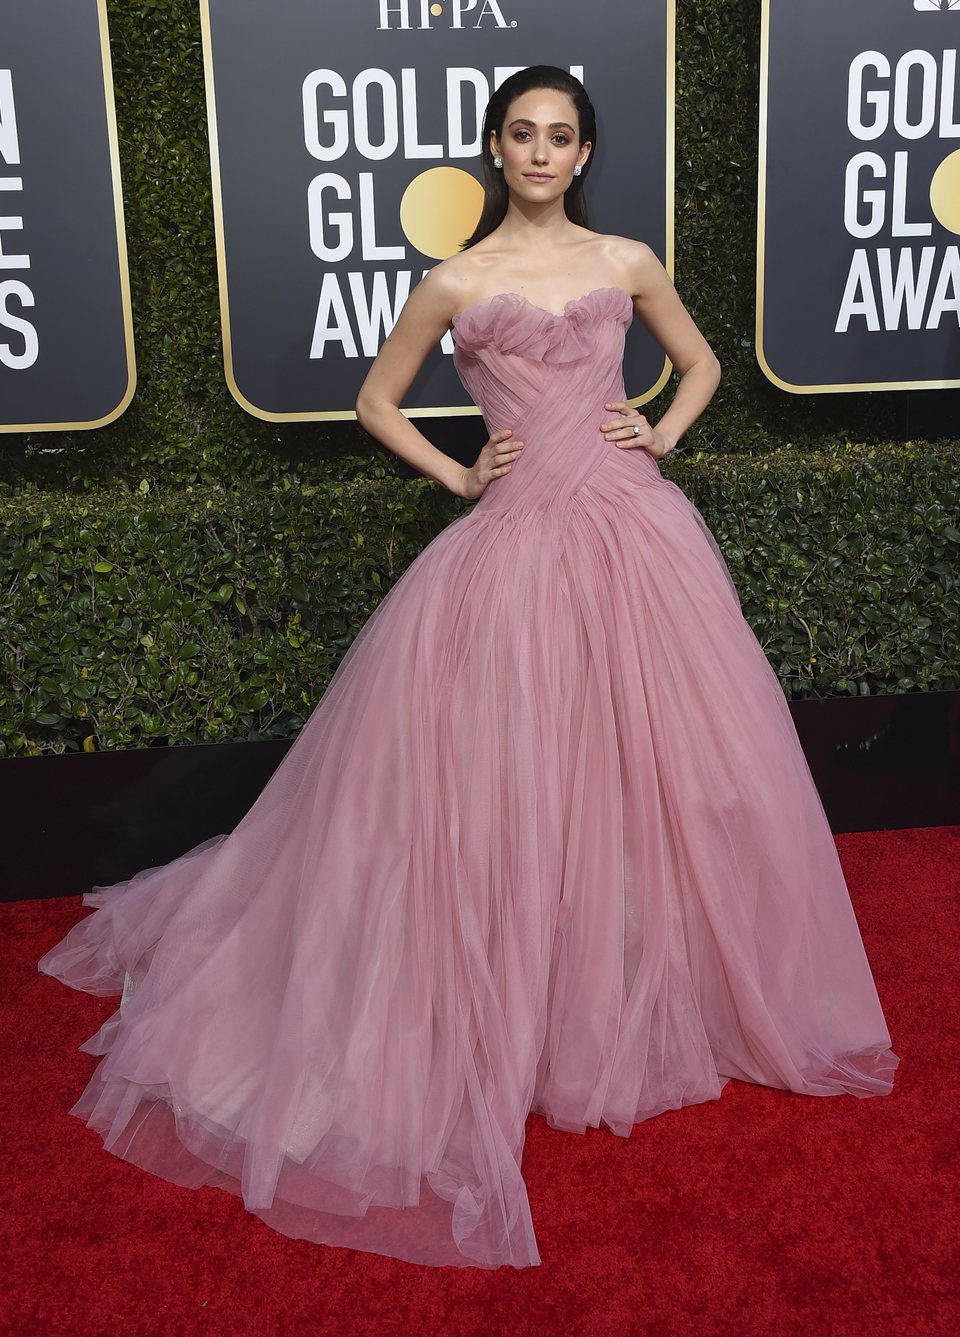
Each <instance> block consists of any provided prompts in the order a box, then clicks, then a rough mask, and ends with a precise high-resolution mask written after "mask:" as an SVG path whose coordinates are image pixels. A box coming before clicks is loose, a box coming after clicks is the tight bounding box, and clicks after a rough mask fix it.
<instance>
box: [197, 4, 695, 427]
mask: <svg viewBox="0 0 960 1337" xmlns="http://www.w3.org/2000/svg"><path fill="white" fill-rule="evenodd" d="M199 3H200V29H201V35H202V38H203V74H204V87H205V90H206V98H207V134H208V138H209V142H210V184H211V187H212V191H213V223H214V232H215V234H216V241H217V285H218V288H219V293H220V334H221V341H222V344H223V375H224V379H225V380H226V382H227V388H228V389H229V391H230V393H231V395H233V397H234V399H235V400H236V401H237V403H238V404H239V405H240V407H241V408H243V409H245V410H246V411H247V413H249V414H251V415H252V416H253V417H255V418H260V419H262V420H263V421H264V422H356V419H357V415H356V411H355V410H354V409H331V410H329V411H326V412H319V413H315V412H304V413H270V412H268V411H267V410H266V409H261V408H258V407H257V405H256V404H254V403H252V402H251V401H250V400H249V399H247V397H246V395H244V393H243V391H242V390H241V389H240V387H239V386H238V385H237V381H236V377H235V376H234V374H233V345H232V340H231V336H230V303H229V297H228V294H227V262H226V247H225V245H224V234H223V197H222V195H221V192H220V147H219V138H218V134H217V107H216V94H215V89H214V74H213V42H212V38H211V33H210V0H199ZM666 5H667V15H666V18H667V44H666V46H667V49H666V57H667V70H666V75H667V77H666V100H667V108H666V111H667V115H666V132H667V144H666V173H665V178H664V185H665V194H666V228H665V240H666V264H665V266H664V268H665V269H666V271H667V273H668V274H669V275H670V278H671V280H672V279H673V278H674V217H675V213H676V200H675V195H676V179H675V174H676V158H675V145H674V140H675V136H676V32H677V13H676V0H666ZM672 370H673V364H672V363H671V361H670V359H669V358H668V357H664V362H663V370H662V371H661V373H660V375H659V377H658V378H657V380H656V381H655V382H654V384H653V385H652V386H651V387H650V388H649V389H648V390H645V391H644V392H643V393H642V394H640V395H634V396H633V398H631V399H629V400H628V403H630V404H633V405H637V404H646V403H647V402H648V401H649V400H651V399H653V398H654V397H655V396H656V395H658V394H659V393H660V391H661V390H662V389H663V387H664V386H665V385H666V383H667V381H668V380H669V379H670V373H671V371H672ZM400 412H401V413H402V414H403V415H404V417H406V418H457V417H465V416H468V415H470V416H474V417H475V416H477V415H478V414H479V413H480V410H479V408H477V406H476V405H475V404H456V405H452V406H451V407H449V408H415V409H401V410H400Z"/></svg>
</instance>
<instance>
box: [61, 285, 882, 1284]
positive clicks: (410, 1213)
mask: <svg viewBox="0 0 960 1337" xmlns="http://www.w3.org/2000/svg"><path fill="white" fill-rule="evenodd" d="M631 318H632V303H631V300H630V297H629V296H628V294H627V293H625V292H624V291H622V290H621V289H618V288H613V287H608V288H597V289H595V290H594V291H592V292H589V293H587V294H586V295H585V296H583V297H580V298H578V299H576V300H574V301H572V302H570V303H568V305H567V307H566V309H565V310H564V312H563V314H562V315H558V314H556V313H555V312H549V311H546V310H543V309H542V308H540V307H538V306H535V305H532V304H531V303H530V302H529V301H527V300H526V299H525V298H522V297H519V296H517V295H515V294H511V293H502V294H498V295H496V296H493V297H490V298H487V299H485V300H483V301H480V302H476V303H474V304H473V305H472V306H470V307H468V308H466V309H465V310H464V311H462V312H461V313H460V314H459V315H458V316H457V317H456V319H455V320H454V323H453V332H454V339H455V345H456V348H455V362H456V367H457V370H458V372H459V374H460V376H461V378H462V380H463V382H464V384H465V385H466V386H467V388H468V390H469V392H470V393H471V395H472V396H473V397H474V399H475V400H476V402H477V404H478V405H479V406H480V407H481V409H482V411H483V414H484V417H485V419H486V423H487V425H488V427H489V429H490V430H491V432H492V431H495V430H497V429H499V428H503V427H512V428H513V429H514V431H515V434H516V437H517V438H518V439H520V440H523V441H524V442H525V443H526V446H525V449H524V450H523V452H522V454H521V455H520V457H519V459H518V460H517V462H516V464H515V465H514V467H513V469H512V470H511V471H510V472H509V473H508V474H506V475H504V476H502V477H500V478H497V479H495V480H494V481H493V482H491V483H490V484H489V485H488V487H487V489H486V491H485V492H484V494H483V496H482V497H481V498H480V499H479V500H478V501H477V502H476V504H475V505H474V506H472V507H471V508H470V509H469V510H468V511H466V512H465V513H464V514H463V515H462V516H460V517H459V518H458V519H457V520H455V521H454V522H453V523H452V524H450V525H449V526H448V527H447V528H446V529H444V530H443V531H442V532H441V533H440V534H439V535H438V536H437V537H436V538H435V539H434V540H433V541H432V542H431V543H430V544H429V545H428V546H427V547H426V548H425V549H424V550H423V551H422V552H421V553H420V554H419V555H418V556H417V558H416V559H415V560H414V561H413V562H412V563H411V565H410V566H409V567H408V568H407V569H406V571H405V572H404V573H403V575H402V576H401V578H400V579H399V580H398V581H397V582H396V584H395V585H394V586H393V588H392V589H391V590H390V592H389V593H388V594H387V595H386V597H385V598H384V599H383V600H382V601H381V603H380V604H379V605H378V607H377V608H376V610H375V611H374V613H373V615H372V616H371V617H370V618H369V619H368V621H367V622H366V623H365V625H364V626H363V627H362V629H361V630H360V632H359V634H358V636H357V637H356V639H355V640H354V642H353V644H352V645H351V646H350V648H349V650H348V651H347V653H346V655H345V656H344V658H343V660H342V661H341V663H340V665H339V667H338V669H337V671H336V674H335V675H334V677H333V678H332V679H331V681H330V684H329V686H328V688H327V690H326V691H325V693H324V694H323V695H322V697H321V698H320V700H319V702H318V704H317V705H316V708H315V709H314V711H313V713H312V714H311V716H310V718H309V719H308V721H307V722H306V724H305V725H304V727H303V729H302V731H301V733H300V735H299V736H298V738H297V739H296V741H295V743H294V744H293V746H292V748H291V749H290V751H289V752H288V753H287V754H286V756H285V758H284V760H283V762H282V763H281V765H280V767H279V768H278V770H277V771H276V772H275V774H274V775H273V777H272V778H271V780H270V781H269V783H268V784H267V786H266V787H265V789H264V790H263V792H262V794H261V796H260V797H259V798H258V800H257V801H256V803H255V804H254V805H253V807H252V808H251V809H250V811H249V812H248V813H247V815H246V816H245V817H244V818H243V820H242V821H241V822H240V824H239V825H238V826H237V827H236V829H235V830H234V831H233V832H231V833H228V834H224V835H220V836H217V837H214V838H213V839H211V840H208V841H206V842H204V843H203V844H202V845H200V846H198V847H197V848H195V849H193V850H191V851H189V852H188V853H186V854H184V855H183V856H181V857H180V858H178V859H175V860H174V861H173V862H172V863H169V864H167V865H165V866H162V867H156V868H151V869H148V870H145V871H143V872H141V873H138V874H137V875H136V876H135V877H133V878H132V879H130V880H129V881H127V882H124V883H120V884H118V885H114V886H112V887H108V888H103V887H98V888H95V889H94V890H93V892H91V893H90V894H88V895H86V896H85V897H84V903H85V904H86V905H89V906H94V907H96V909H95V912H94V913H93V914H90V915H87V916H86V917H85V918H83V919H82V920H81V921H80V922H79V923H78V924H77V925H76V926H75V927H74V928H73V929H72V930H71V932H70V933H69V934H68V935H67V936H66V937H65V938H64V939H63V940H62V941H61V942H59V943H58V944H57V945H56V946H54V947H53V948H52V949H51V950H50V951H49V952H48V953H47V954H46V955H45V956H44V957H43V958H42V960H41V961H40V962H39V968H40V970H41V971H44V972H46V973H47V974H49V975H53V976H55V977H57V978H58V979H60V980H62V981H63V982H64V983H66V984H69V985H71V986H73V987H74V988H77V989H82V990H86V991H88V992H90V993H94V994H120V993H121V991H123V998H122V1000H121V1003H120V1005H119V1007H118V1010H117V1011H116V1012H115V1013H114V1014H113V1015H112V1016H111V1017H110V1019H109V1020H107V1021H106V1022H105V1024H104V1025H103V1026H102V1028H101V1029H100V1030H99V1031H98V1032H97V1034H96V1035H94V1036H93V1037H92V1038H91V1039H90V1040H88V1041H87V1042H86V1043H85V1044H84V1045H83V1046H82V1048H83V1049H84V1050H86V1051H87V1052H88V1053H90V1054H94V1055H100V1056H102V1057H101V1059H100V1062H99V1064H98V1066H97V1067H96V1070H95V1071H94V1072H93V1075H92V1077H91V1079H90V1081H89V1084H88V1085H87V1087H86V1089H85V1090H84V1091H83V1093H82V1095H81V1096H80V1099H79V1101H78V1102H77V1104H76V1105H75V1106H74V1107H73V1109H72V1110H71V1113H73V1114H76V1115H78V1116H80V1117H82V1118H84V1119H85V1120H86V1122H87V1124H88V1125H89V1126H90V1127H92V1128H94V1129H96V1131H97V1132H98V1133H99V1134H101V1135H102V1138H103V1143H104V1146H105V1147H106V1148H107V1149H108V1150H109V1151H111V1152H113V1153H114V1154H115V1155H117V1156H120V1157H123V1158H124V1159H125V1160H128V1161H131V1162H133V1163H135V1164H137V1165H139V1166H142V1167H144V1168H145V1169H147V1170H149V1171H152V1172H153V1173H155V1174H157V1175H160V1176H162V1177H163V1178H165V1179H167V1180H171V1181H173V1182H174V1183H177V1184H182V1185H189V1186H193V1187H196V1186H199V1185H204V1184H213V1185H219V1186H220V1187H222V1188H225V1189H227V1190H229V1191H231V1192H233V1193H236V1194H238V1195H240V1196H241V1197H242V1200H243V1202H244V1204H245V1205H246V1207H247V1208H248V1209H249V1211H250V1212H252V1213H255V1214H256V1215H257V1216H259V1217H261V1218H262V1219H263V1220H264V1221H265V1222H267V1223H268V1224H269V1225H271V1226H273V1227H274V1228H276V1229H278V1230H280V1231H282V1232H284V1233H286V1234H288V1235H291V1236H294V1237H301V1238H306V1239H310V1240H314V1241H319V1242H324V1243H327V1244H335V1245H343V1246H348V1247H352V1248H357V1249H365V1250H370V1251H373V1252H376V1253H380V1254H386V1255H391V1256H394V1257H397V1258H401V1259H406V1260H408V1261H412V1262H417V1263H425V1264H432V1265H442V1264H454V1265H459V1266H477V1267H498V1266H501V1265H504V1264H507V1265H512V1266H514V1267H525V1266H531V1265H536V1264H537V1263H539V1261H540V1257H539V1254H538V1250H537V1242H536V1237H535V1233H534V1227H533V1224H532V1221H531V1213H530V1207H529V1202H528V1198H527V1193H526V1190H525V1185H524V1181H523V1178H522V1175H521V1153H522V1150H523V1145H524V1128H525V1120H526V1119H527V1117H528V1115H530V1114H531V1113H535V1114H540V1115H542V1116H543V1117H544V1118H545V1119H546V1120H547V1121H548V1122H549V1123H550V1124H551V1125H552V1126H554V1127H555V1128H560V1129H569V1130H570V1131H572V1132H582V1131H583V1130H584V1129H586V1128H587V1127H596V1126H600V1125H604V1126H606V1127H607V1128H608V1129H610V1130H611V1131H612V1132H613V1133H616V1134H618V1135H620V1136H622V1137H627V1136H628V1135H629V1134H630V1133H631V1130H632V1129H633V1126H634V1125H635V1124H638V1123H641V1122H642V1121H643V1120H645V1119H650V1118H652V1117H653V1116H655V1115H657V1114H659V1113H660V1112H661V1111H663V1110H669V1109H678V1108H679V1107H681V1106H685V1105H695V1104H697V1103H699V1102H702V1101H707V1100H716V1099H717V1098H718V1097H719V1096H720V1094H721V1090H722V1088H723V1086H724V1085H725V1083H726V1082H728V1081H729V1080H730V1079H731V1078H738V1079H739V1080H741V1081H746V1082H754V1083H761V1084H763V1085H765V1086H770V1087H779V1088H782V1089H784V1090H789V1091H797V1092H803V1093H805V1094H807V1095H811V1096H833V1095H840V1094H843V1093H846V1094H848V1095H853V1096H878V1095H883V1094H885V1093H886V1092H888V1091H890V1089H891V1087H892V1084H893V1074H894V1070H895V1068H896V1066H897V1063H898V1061H899V1060H898V1058H897V1056H896V1055H895V1054H894V1053H892V1052H891V1049H890V1036H889V1034H888V1031H887V1027H886V1025H885V1022H884V1016H883V1013H882V1011H881V1006H880V1002H879V999H878V996H877V991H876V988H875V984H874V980H873V977H872V974H871V970H870V966H869V963H868V961H867V957H866V954H865V952H864V948H863V943H862V940H861V936H860V932H859V929H858V924H857V920H856V917H855V914H854V911H853V908H852V905H851V902H850V898H849V893H848V890H847V887H846V884H845V882H844V877H843V873H842V870H841V866H840V863H839V859H838V856H837V850H836V846H835V843H834V840H833V837H832V835H831V832H830V828H829V826H828V824H827V819H826V816H825V814H824V810H823V807H822V804H821V802H820V799H819V796H818V794H817V791H816V789H815V787H814V784H813V780H812V777H811V774H810V771H809V768H808V766H807V763H806V761H805V758H804V754H803V752H802V750H801V747H800V744H799V740H798V738H797V734H796V732H795V729H794V726H793V723H792V719H791V715H790V711H789V708H788V705H787V702H786V700H785V698H784V695H783V691H782V689H781V686H780V683H779V681H778V679H777V676H776V674H775V673H774V671H773V669H772V667H771V666H770V664H769V663H768V662H767V660H766V658H765V656H764V654H763V651H762V649H761V647H760V645H759V642H758V641H757V638H756V636H755V635H754V633H753V631H752V630H751V628H750V626H749V624H748V623H747V622H746V620H745V619H744V617H743V614H742V611H741V607H740V604H739V600H738V597H737V592H736V588H735V585H734V583H733V580H732V579H731V577H730V573H729V571H728V569H727V567H726V566H725V564H724V560H723V558H722V556H721V554H720V550H719V548H718V546H717V544H716V541H715V540H714V538H713V536H712V534H711V533H710V531H709V529H708V527H707V525H706V522H705V521H704V519H703V517H702V516H701V515H700V513H699V512H698V511H697V509H696V508H695V506H694V505H693V503H692V502H691V501H690V500H689V499H688V498H687V496H686V495H685V494H684V493H683V491H682V490H681V489H680V488H679V487H678V486H677V485H676V484H674V483H673V482H671V481H670V480H668V479H666V478H664V477H663V476H661V473H660V469H659V467H658V464H657V462H656V461H655V460H654V459H653V457H652V456H651V455H650V454H648V453H647V452H646V451H645V450H643V449H642V448H639V449H638V448H633V449H624V448H621V447H617V446H615V445H613V444H612V443H609V442H607V441H606V440H605V438H604V436H603V434H602V433H601V431H600V424H601V423H602V422H604V421H606V420H607V418H609V416H610V415H609V413H608V412H607V411H606V410H605V408H604V404H605V403H606V402H607V401H608V400H613V399H621V398H623V397H624V394H625V391H624V384H623V346H624V335H625V331H626V328H627V326H628V325H629V323H630V320H631ZM125 985H126V988H124V986H125ZM635 1135H639V1134H635Z"/></svg>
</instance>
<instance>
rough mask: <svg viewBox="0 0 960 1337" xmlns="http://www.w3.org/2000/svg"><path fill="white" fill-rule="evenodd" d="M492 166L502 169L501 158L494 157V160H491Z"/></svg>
mask: <svg viewBox="0 0 960 1337" xmlns="http://www.w3.org/2000/svg"><path fill="white" fill-rule="evenodd" d="M493 165H494V167H502V166H503V159H502V158H501V157H499V156H498V157H496V158H494V160H493Z"/></svg>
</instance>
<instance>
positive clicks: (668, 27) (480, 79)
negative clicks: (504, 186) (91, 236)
mask: <svg viewBox="0 0 960 1337" xmlns="http://www.w3.org/2000/svg"><path fill="white" fill-rule="evenodd" d="M200 5H201V16H202V21H203V40H204V56H205V61H206V74H207V106H208V119H209V129H210V144H211V159H212V171H213V193H214V207H215V216H216V230H217V247H218V260H219V270H220V302H221V317H222V325H223V343H224V367H225V372H226V378H227V383H228V385H229V387H230V390H231V392H232V393H233V395H234V396H235V397H236V399H237V400H238V402H239V403H240V404H242V405H243V407H244V408H245V409H247V410H248V411H249V412H250V413H252V414H254V415H256V416H257V417H260V418H266V419H270V420H274V421H283V420H290V419H321V418H352V417H354V416H355V415H354V403H355V401H356V395H357V391H358V390H359V388H360V385H361V383H362V382H363V379H364V377H365V376H366V373H367V370H368V368H369V366H370V362H371V360H372V359H373V357H374V356H375V355H376V352H377V349H378V348H379V346H380V344H381V343H382V342H383V340H384V338H385V337H386V336H387V335H388V334H389V333H390V331H391V329H392V328H393V325H394V323H395V321H396V318H397V316H398V315H399V312H400V310H401V308H402V306H403V303H404V301H405V299H406V297H407V296H408V295H409V293H410V291H411V289H412V288H413V287H415V286H416V284H417V283H418V282H419V281H420V279H421V278H422V277H423V275H424V274H425V273H426V272H427V271H428V270H429V269H430V267H431V266H432V265H434V264H436V263H437V262H438V261H439V260H442V259H445V258H446V257H447V256H449V255H452V254H454V253H455V252H456V251H457V250H458V249H459V245H460V243H461V242H462V241H463V240H464V239H465V238H466V237H468V236H469V235H470V233H471V232H472V231H473V228H474V226H475V224H476V221H477V218H478V217H479V213H480V205H481V200H482V190H481V186H480V175H481V169H480V128H481V123H482V117H483V110H484V107H485V105H486V103H487V100H488V98H489V96H490V94H491V93H492V92H493V91H494V89H495V88H497V87H499V85H500V84H501V83H502V82H503V80H504V79H505V78H506V77H507V76H508V75H509V74H512V73H513V72H514V71H515V70H517V69H522V68H524V67H525V66H527V65H531V64H547V65H559V66H562V67H563V68H565V69H569V70H571V71H572V72H573V73H574V74H576V75H577V76H578V77H580V78H582V79H583V81H584V83H585V85H586V88H587V91H588V93H589V94H590V96H591V98H592V99H593V101H594V105H595V106H596V108H597V115H598V122H599V128H598V135H597V138H598V141H599V142H598V145H597V148H596V161H595V162H594V164H593V166H592V167H591V170H590V178H589V181H588V183H587V202H588V206H589V210H590V225H591V227H592V228H594V229H596V230H598V231H600V232H613V233H620V234H625V235H627V236H631V237H637V238H640V239H642V240H644V241H646V242H647V243H648V244H649V245H650V246H651V247H652V248H653V250H654V251H656V253H657V255H658V256H659V257H660V259H661V261H662V262H663V263H664V265H665V266H666V268H667V270H668V271H669V272H670V273H671V275H672V273H673V59H674V52H673V41H674V0H647V2H646V3H644V4H643V5H637V4H635V3H633V0H604V3H603V4H602V5H599V6H598V5H586V4H583V3H582V0H443V3H438V4H432V3H428V0H352V3H350V4H346V5H339V6H332V5H328V4H321V3H318V0H200ZM452 352H453V340H452V338H451V336H450V334H449V333H448V334H446V335H445V336H444V338H443V339H442V340H441V342H440V344H439V345H438V347H437V349H436V350H435V352H434V353H433V354H432V355H431V357H430V358H429V359H428V362H427V364H426V366H425V367H424V370H423V372H422V373H421V375H420V377H419V378H418V380H417V383H416V384H415V385H414V386H413V388H412V389H411V392H410V394H409V395H408V397H407V400H406V406H405V410H404V411H405V412H406V413H408V414H409V415H410V416H418V415H427V414H438V415H441V414H442V415H446V414H452V413H475V412H477V410H476V409H475V408H473V406H471V405H470V404H469V402H468V400H467V399H466V396H465V392H464V390H463V388H462V386H461V385H460V382H459V380H458V378H457V376H456V373H455V371H454V369H453V366H452V363H451V358H450V355H451V353H452ZM669 373H670V364H669V362H668V361H666V360H665V358H664V355H663V350H662V349H661V348H660V346H659V345H658V344H657V343H656V341H655V340H654V339H653V338H652V337H651V335H650V334H649V333H648V332H647V331H646V330H645V329H644V328H643V327H642V326H640V325H639V324H635V326H634V327H633V329H632V330H631V331H630V332H629V335H628V341H627V351H626V362H625V375H626V383H627V391H628V393H629V394H630V395H631V396H632V397H634V399H635V402H642V401H644V400H646V399H649V398H650V397H652V395H654V394H655V393H656V392H657V391H658V390H659V389H660V388H661V387H662V386H663V385H664V384H665V382H666V380H667V378H668V376H669Z"/></svg>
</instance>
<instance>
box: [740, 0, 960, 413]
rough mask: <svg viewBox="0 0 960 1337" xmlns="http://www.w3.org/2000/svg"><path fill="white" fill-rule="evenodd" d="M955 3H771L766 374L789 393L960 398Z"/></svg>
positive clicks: (761, 327)
mask: <svg viewBox="0 0 960 1337" xmlns="http://www.w3.org/2000/svg"><path fill="white" fill-rule="evenodd" d="M958 46H960V0H950V2H948V0H844V3H843V4H839V5H838V4H837V3H836V0H803V3H802V4H798V3H797V0H763V20H762V49H761V71H760V89H761V92H760V174H759V200H758V210H757V336H756V338H757V342H756V348H757V358H758V361H759V363H760V366H761V367H762V368H763V371H764V372H765V374H766V375H767V376H768V377H769V378H770V380H771V381H773V383H774V384H775V385H778V386H780V387H781V388H782V389H784V390H790V391H793V392H795V393H800V394H806V393H812V392H814V391H821V390H831V391H839V390H899V389H918V388H924V387H926V388H944V387H947V386H957V385H960V247H958V243H957V238H958V236H960V102H958V96H957V94H958V89H957V48H958Z"/></svg>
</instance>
